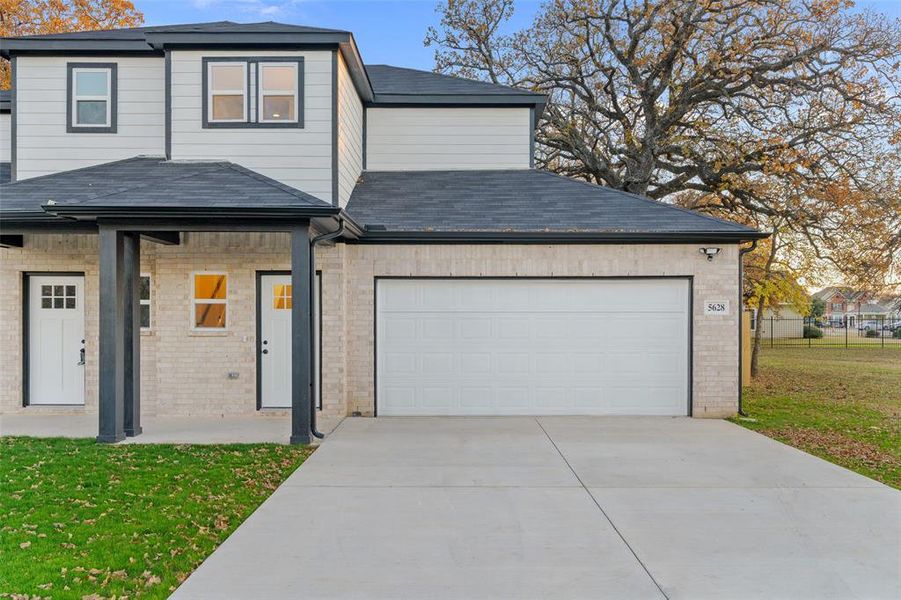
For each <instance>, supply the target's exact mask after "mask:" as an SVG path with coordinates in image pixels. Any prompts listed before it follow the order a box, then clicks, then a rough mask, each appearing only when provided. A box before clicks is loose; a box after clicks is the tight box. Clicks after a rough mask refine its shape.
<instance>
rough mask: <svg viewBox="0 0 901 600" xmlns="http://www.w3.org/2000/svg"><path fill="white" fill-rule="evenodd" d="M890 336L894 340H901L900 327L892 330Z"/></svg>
mask: <svg viewBox="0 0 901 600" xmlns="http://www.w3.org/2000/svg"><path fill="white" fill-rule="evenodd" d="M892 337H893V338H895V339H896V340H901V327H896V328H895V330H894V331H893V332H892Z"/></svg>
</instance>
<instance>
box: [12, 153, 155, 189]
mask: <svg viewBox="0 0 901 600" xmlns="http://www.w3.org/2000/svg"><path fill="white" fill-rule="evenodd" d="M142 158H163V157H162V156H132V157H130V158H120V159H119V160H111V161H110V162H108V163H100V164H98V165H88V166H86V167H78V168H77V169H70V170H68V171H56V172H55V173H47V174H46V175H38V176H37V177H29V178H28V179H23V180H21V181H8V182H6V183H4V184H0V185H18V184H20V183H27V182H29V181H40V180H41V179H47V178H48V177H53V176H55V175H59V174H60V173H78V172H79V171H84V170H86V169H93V168H94V167H99V166H100V165H113V164H118V163H125V162H131V161H133V160H141V159H142Z"/></svg>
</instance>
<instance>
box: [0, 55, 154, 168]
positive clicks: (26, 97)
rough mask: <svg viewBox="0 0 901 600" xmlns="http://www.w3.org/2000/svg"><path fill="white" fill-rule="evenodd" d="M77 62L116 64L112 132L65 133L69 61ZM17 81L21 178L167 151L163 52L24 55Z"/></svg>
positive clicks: (18, 161) (17, 161) (18, 64)
mask: <svg viewBox="0 0 901 600" xmlns="http://www.w3.org/2000/svg"><path fill="white" fill-rule="evenodd" d="M73 61H77V62H98V63H117V65H118V68H117V71H118V73H117V78H118V83H117V86H118V88H117V89H118V92H117V109H118V113H117V114H118V117H117V122H118V124H117V131H116V133H115V134H114V135H96V134H91V133H67V132H66V91H67V85H66V63H69V62H73ZM16 85H17V90H16V128H17V129H16V135H17V137H18V139H17V154H16V176H17V179H20V180H21V179H28V178H30V177H37V176H39V175H48V174H50V173H57V172H60V171H69V170H71V169H79V168H82V167H89V166H92V165H98V164H102V163H106V162H111V161H114V160H122V159H125V158H131V157H134V156H139V155H148V156H162V155H163V154H164V153H165V146H166V128H165V64H164V60H163V57H161V56H153V57H136V56H91V57H81V56H79V57H73V56H20V57H18V59H17V62H16Z"/></svg>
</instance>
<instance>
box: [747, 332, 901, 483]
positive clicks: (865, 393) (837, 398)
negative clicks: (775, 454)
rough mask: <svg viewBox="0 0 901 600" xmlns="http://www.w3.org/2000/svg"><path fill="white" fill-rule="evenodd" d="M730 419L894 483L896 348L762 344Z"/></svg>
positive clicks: (899, 376)
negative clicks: (753, 375)
mask: <svg viewBox="0 0 901 600" xmlns="http://www.w3.org/2000/svg"><path fill="white" fill-rule="evenodd" d="M760 359H761V360H760V376H759V377H758V378H757V379H756V380H754V381H753V382H752V384H751V386H749V387H747V388H745V394H744V408H745V412H746V413H747V414H748V417H750V419H752V420H748V419H735V422H736V423H739V424H740V425H743V426H745V427H748V428H749V429H753V430H755V431H759V432H761V433H763V434H766V435H768V436H770V437H772V438H775V439H777V440H780V441H782V442H785V443H787V444H790V445H792V446H796V447H798V448H800V449H802V450H805V451H806V452H810V453H811V454H815V455H817V456H819V457H822V458H825V459H826V460H829V461H832V462H834V463H836V464H839V465H842V466H843V467H847V468H849V469H852V470H854V471H857V472H858V473H861V474H863V475H866V476H868V477H872V478H873V479H877V480H879V481H882V482H883V483H886V484H888V485H891V486H893V487H895V488H901V352H898V350H897V349H894V348H892V349H888V348H887V349H885V350H881V349H878V348H860V349H855V348H850V349H845V348H773V349H769V348H764V349H763V350H762V353H761V356H760Z"/></svg>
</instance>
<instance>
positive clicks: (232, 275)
mask: <svg viewBox="0 0 901 600" xmlns="http://www.w3.org/2000/svg"><path fill="white" fill-rule="evenodd" d="M25 240H26V241H25V247H24V248H22V249H15V248H13V249H6V250H2V251H0V283H2V285H0V348H2V361H0V374H2V381H3V382H4V384H3V386H0V413H10V412H18V411H22V410H30V411H34V410H40V411H47V412H52V411H58V410H61V409H53V408H51V407H32V408H28V409H23V408H22V381H21V373H22V356H21V348H22V293H23V289H22V288H23V276H22V273H23V272H26V271H31V272H38V271H71V272H74V271H82V272H84V273H85V293H86V297H85V339H86V344H85V346H86V356H87V364H86V365H85V406H84V408H82V409H74V410H83V411H86V412H96V410H97V378H98V373H97V360H96V357H97V351H98V349H97V340H98V298H97V290H98V253H97V236H94V235H65V236H61V235H41V236H37V235H28V236H25ZM698 247H699V245H698V244H687V245H579V244H576V245H555V246H544V245H369V244H337V245H333V246H325V247H319V248H317V251H316V269H317V270H321V271H322V382H321V386H322V397H323V411H322V413H321V415H320V419H321V420H322V422H323V427H322V429H323V430H328V429H330V428H331V426H332V425H334V424H335V423H337V422H338V421H340V419H341V418H343V417H344V416H346V415H349V414H352V413H353V412H359V413H362V414H364V415H371V414H372V413H373V396H374V393H373V392H374V390H373V362H374V354H373V353H374V347H373V337H372V333H373V320H374V314H373V299H374V278H375V277H376V276H379V275H395V276H396V275H427V276H448V277H453V276H517V275H524V276H633V275H642V276H659V275H667V276H674V275H679V276H685V275H690V276H693V291H694V307H693V312H694V317H693V324H692V326H693V334H694V353H693V358H692V360H693V373H694V376H693V382H692V387H693V412H694V415H695V416H697V417H722V416H728V415H732V414H734V413H735V411H736V409H737V380H738V371H737V362H738V340H737V316H736V314H735V310H736V308H737V307H736V305H735V302H736V299H737V295H738V290H737V277H738V271H737V269H738V254H737V247H736V246H734V245H733V246H726V247H724V248H723V251H722V252H721V253H720V254H719V256H717V257H716V258H715V259H714V260H713V261H712V262H708V261H707V260H706V259H705V257H704V256H703V255H701V254H700V253H699V252H698ZM141 252H142V256H141V272H142V273H144V274H149V275H150V276H151V278H152V279H151V281H152V301H151V323H152V328H151V331H149V332H145V333H143V334H142V337H141V372H142V378H141V381H142V411H143V414H145V415H240V414H257V410H256V272H257V271H269V270H288V269H290V255H289V239H288V236H287V234H272V233H259V234H248V233H241V234H238V233H228V234H226V233H188V234H183V239H182V244H181V245H178V246H161V245H157V244H152V243H146V242H145V243H143V244H142V248H141ZM195 271H214V272H224V273H227V274H228V276H229V277H228V317H227V320H228V327H227V329H226V330H225V331H215V332H197V331H192V329H191V309H192V303H191V274H192V273H193V272H195ZM705 300H728V301H729V302H730V305H731V306H730V308H731V311H730V314H729V315H728V316H704V314H703V302H704V301H705ZM232 371H234V372H237V373H238V378H237V379H229V378H228V373H229V372H232ZM64 410H73V409H68V408H67V409H64ZM264 413H265V414H271V413H269V411H264Z"/></svg>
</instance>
